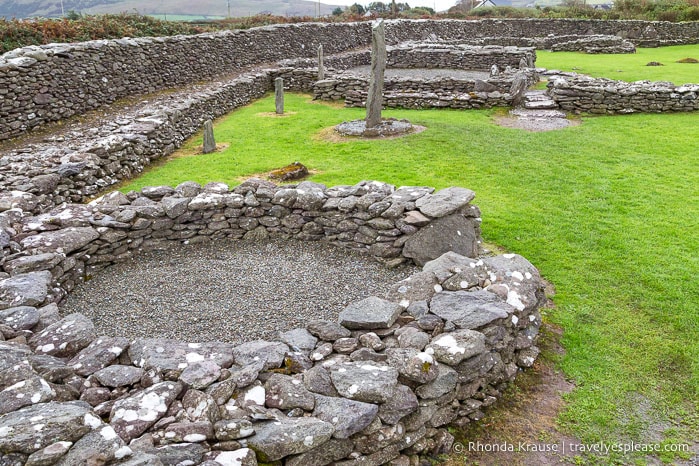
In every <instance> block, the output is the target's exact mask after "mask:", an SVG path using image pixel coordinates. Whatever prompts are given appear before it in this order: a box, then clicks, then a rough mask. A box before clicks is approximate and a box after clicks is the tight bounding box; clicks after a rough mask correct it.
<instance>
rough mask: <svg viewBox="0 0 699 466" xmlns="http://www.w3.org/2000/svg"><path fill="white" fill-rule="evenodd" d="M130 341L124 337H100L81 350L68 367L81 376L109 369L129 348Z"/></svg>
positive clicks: (69, 362)
mask: <svg viewBox="0 0 699 466" xmlns="http://www.w3.org/2000/svg"><path fill="white" fill-rule="evenodd" d="M128 346H129V340H127V339H126V338H124V337H100V338H97V339H96V340H94V341H92V343H90V344H89V345H88V346H87V348H85V349H83V350H81V351H80V352H79V353H78V354H77V355H75V357H73V359H71V360H70V361H68V365H69V366H70V367H72V368H73V370H75V373H76V374H78V375H81V376H88V375H90V374H94V373H95V372H97V371H98V370H100V369H102V368H104V367H107V366H108V365H109V364H111V363H112V362H113V361H115V360H116V358H118V357H119V356H120V355H121V353H122V352H123V351H124V350H125V349H126V348H128Z"/></svg>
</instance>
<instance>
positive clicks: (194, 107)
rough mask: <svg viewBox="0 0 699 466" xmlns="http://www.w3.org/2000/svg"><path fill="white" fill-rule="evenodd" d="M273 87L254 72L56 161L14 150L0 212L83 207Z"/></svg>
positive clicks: (0, 171)
mask: <svg viewBox="0 0 699 466" xmlns="http://www.w3.org/2000/svg"><path fill="white" fill-rule="evenodd" d="M271 86H272V83H271V81H270V75H269V74H268V73H262V72H261V73H251V74H248V75H244V76H242V77H239V78H236V79H233V80H231V81H228V82H226V83H223V84H221V85H220V86H214V87H211V88H209V89H206V90H203V91H199V92H193V93H191V94H187V95H186V96H184V97H180V98H179V99H171V100H167V104H166V105H162V106H149V107H146V109H145V110H144V111H142V112H141V113H140V114H139V115H138V117H136V118H134V119H133V120H131V121H119V123H118V124H115V125H114V126H113V127H110V128H107V129H106V130H105V131H104V133H102V134H99V135H97V136H93V137H91V138H85V139H84V140H82V141H81V142H80V143H79V144H78V145H75V146H71V147H70V150H66V149H64V150H63V151H62V152H61V153H59V155H58V156H56V155H55V153H56V150H55V149H54V148H53V147H46V148H44V149H43V150H31V151H27V150H16V151H12V152H11V153H10V154H6V155H4V156H3V157H2V159H0V211H3V210H7V209H11V208H15V207H18V208H21V209H23V210H26V211H31V212H35V213H38V212H43V211H45V210H47V209H50V208H52V207H53V206H54V205H59V204H61V203H63V202H85V201H87V200H88V199H90V198H91V197H94V196H95V195H97V194H98V193H99V192H100V190H103V189H105V188H106V187H108V186H111V185H113V184H115V183H118V182H119V181H121V180H123V179H128V178H131V177H132V176H134V175H136V174H138V173H140V172H141V171H143V168H144V167H146V166H148V165H149V164H150V163H151V162H152V161H154V160H157V159H159V158H160V157H162V156H164V155H168V154H170V153H172V152H173V151H174V150H175V149H176V148H177V147H179V146H180V145H181V144H182V143H183V142H184V141H185V140H186V139H187V138H189V137H191V136H192V135H193V134H195V133H196V132H197V131H199V130H200V129H201V127H202V124H203V123H204V121H206V120H209V119H213V118H216V117H218V116H221V115H225V114H226V113H228V112H230V111H231V110H233V109H235V108H238V107H240V106H243V105H246V104H248V103H250V102H252V101H254V100H256V99H259V98H260V97H262V96H263V95H264V94H265V93H266V92H267V91H269V90H270V89H271Z"/></svg>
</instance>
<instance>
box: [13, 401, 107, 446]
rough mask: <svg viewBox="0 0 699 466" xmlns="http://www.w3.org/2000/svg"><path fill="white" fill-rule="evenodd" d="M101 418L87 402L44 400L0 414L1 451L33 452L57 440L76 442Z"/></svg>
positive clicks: (99, 421)
mask: <svg viewBox="0 0 699 466" xmlns="http://www.w3.org/2000/svg"><path fill="white" fill-rule="evenodd" d="M93 420H94V421H96V422H97V423H100V424H101V422H102V421H101V420H100V419H99V418H98V417H96V416H95V415H94V414H91V410H90V408H89V407H88V406H87V405H86V404H84V405H83V404H77V403H55V402H51V403H40V404H36V405H32V406H28V407H26V408H22V409H20V410H19V411H14V412H11V413H9V414H5V415H4V416H0V433H2V435H0V451H2V452H3V453H15V452H18V453H24V454H31V453H34V452H35V451H37V450H40V449H42V448H45V447H47V446H49V445H51V444H53V443H55V442H58V441H64V442H75V441H77V440H78V439H80V438H81V437H82V436H83V435H85V434H86V433H88V432H89V431H90V429H91V427H90V423H91V422H92V421H93Z"/></svg>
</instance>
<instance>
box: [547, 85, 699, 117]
mask: <svg viewBox="0 0 699 466" xmlns="http://www.w3.org/2000/svg"><path fill="white" fill-rule="evenodd" d="M548 93H549V95H550V96H551V98H552V99H553V100H554V101H555V102H556V103H557V104H558V105H559V106H560V108H561V109H562V110H564V111H567V112H572V113H601V114H609V115H613V114H624V113H636V112H640V113H661V112H690V111H696V110H699V84H685V85H682V86H676V85H674V84H673V83H668V82H662V81H657V82H651V81H638V82H632V83H629V82H625V81H614V80H611V79H604V78H590V77H587V76H581V75H575V76H568V77H564V76H559V77H552V78H549V83H548Z"/></svg>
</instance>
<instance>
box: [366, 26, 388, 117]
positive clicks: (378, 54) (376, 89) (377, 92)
mask: <svg viewBox="0 0 699 466" xmlns="http://www.w3.org/2000/svg"><path fill="white" fill-rule="evenodd" d="M386 58H387V54H386V26H385V24H384V22H383V20H380V21H379V22H378V24H376V25H375V26H373V27H372V28H371V74H370V77H369V91H368V96H367V103H366V127H367V128H374V127H376V126H378V125H379V124H380V123H381V110H382V108H383V85H384V72H385V70H386Z"/></svg>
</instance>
